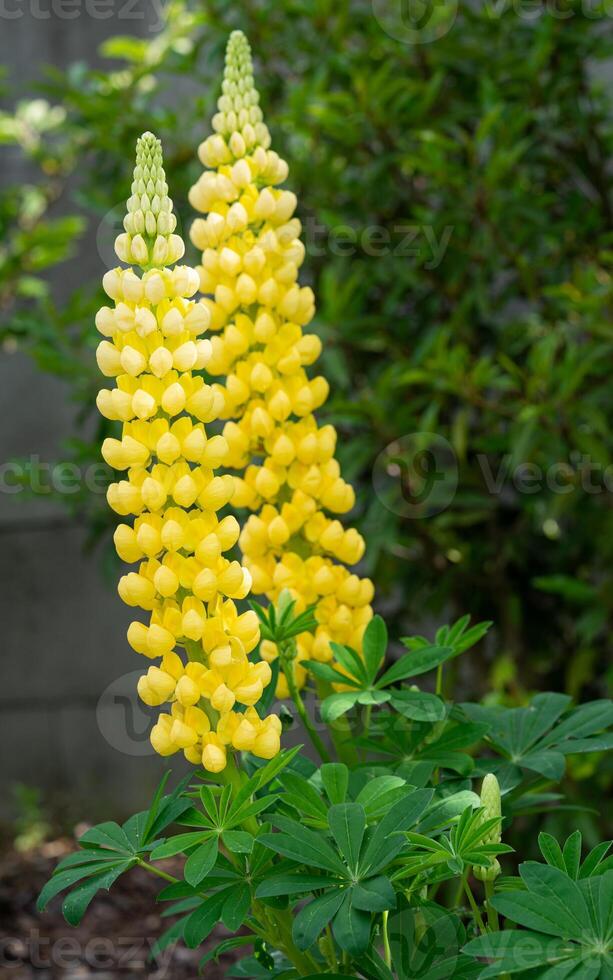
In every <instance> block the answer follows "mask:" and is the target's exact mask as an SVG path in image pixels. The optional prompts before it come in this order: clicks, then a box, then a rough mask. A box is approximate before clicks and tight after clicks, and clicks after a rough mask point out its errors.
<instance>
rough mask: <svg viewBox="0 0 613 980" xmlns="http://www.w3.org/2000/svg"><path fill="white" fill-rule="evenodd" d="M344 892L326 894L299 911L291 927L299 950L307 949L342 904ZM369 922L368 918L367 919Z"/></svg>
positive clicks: (337, 891) (336, 891)
mask: <svg viewBox="0 0 613 980" xmlns="http://www.w3.org/2000/svg"><path fill="white" fill-rule="evenodd" d="M345 894H346V893H345V892H343V891H341V890H340V889H338V890H334V891H329V892H326V894H325V895H321V896H320V897H319V898H315V899H314V900H313V901H312V902H309V904H308V905H305V906H304V908H303V909H301V910H300V912H299V913H298V915H297V916H296V918H295V919H294V923H293V926H292V938H293V940H294V942H295V943H296V946H297V947H298V949H300V950H306V949H309V947H310V946H312V945H313V943H314V942H315V940H316V939H317V937H318V936H319V934H320V933H321V932H322V931H323V929H325V928H326V926H327V925H328V923H329V922H330V921H331V919H332V918H333V917H334V916H335V915H336V913H337V911H338V909H339V908H340V906H341V905H342V903H343V900H344V898H345ZM369 922H370V917H369Z"/></svg>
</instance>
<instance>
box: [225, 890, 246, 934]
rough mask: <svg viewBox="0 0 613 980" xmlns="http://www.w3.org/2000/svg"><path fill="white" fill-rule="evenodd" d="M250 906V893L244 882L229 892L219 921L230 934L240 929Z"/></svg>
mask: <svg viewBox="0 0 613 980" xmlns="http://www.w3.org/2000/svg"><path fill="white" fill-rule="evenodd" d="M250 906H251V892H250V890H249V885H248V884H247V883H246V882H241V883H240V884H238V885H235V886H234V887H233V888H231V889H230V890H229V892H228V895H227V897H226V900H225V902H224V904H223V907H222V910H221V921H222V922H223V924H224V925H225V927H226V928H227V929H229V930H230V932H236V930H237V929H240V927H241V926H242V924H243V922H244V921H245V919H246V917H247V913H248V912H249V908H250Z"/></svg>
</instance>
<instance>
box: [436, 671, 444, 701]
mask: <svg viewBox="0 0 613 980" xmlns="http://www.w3.org/2000/svg"><path fill="white" fill-rule="evenodd" d="M443 666H444V665H443V664H439V665H438V667H437V668H436V688H435V691H434V693H435V694H437V695H438V696H439V698H442V697H443Z"/></svg>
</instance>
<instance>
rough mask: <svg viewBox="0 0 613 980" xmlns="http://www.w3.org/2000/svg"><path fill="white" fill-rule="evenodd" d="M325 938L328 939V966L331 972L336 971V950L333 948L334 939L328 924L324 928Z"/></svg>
mask: <svg viewBox="0 0 613 980" xmlns="http://www.w3.org/2000/svg"><path fill="white" fill-rule="evenodd" d="M326 936H327V937H328V949H329V951H330V955H329V957H328V960H329V962H330V966H331V967H332V969H333V970H338V960H337V958H336V950H335V948H334V937H333V935H332V930H331V928H330V924H329V923H328V925H327V926H326Z"/></svg>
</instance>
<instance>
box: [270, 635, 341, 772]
mask: <svg viewBox="0 0 613 980" xmlns="http://www.w3.org/2000/svg"><path fill="white" fill-rule="evenodd" d="M293 646H295V644H294V641H293V640H290V641H289V642H288V643H285V644H283V646H281V647H280V649H279V657H280V660H281V669H282V671H283V673H284V675H285V680H286V681H287V687H288V690H289V693H290V697H291V699H292V701H293V702H294V704H295V705H296V711H297V712H298V714H299V715H300V718H301V719H302V724H303V725H304V727H305V729H306V732H307V735H308V736H309V738H310V739H311V742H312V743H313V746H314V747H315V749H316V750H317V752H318V753H319V757H320V758H321V761H322V762H331V758H330V753H329V752H328V750H327V748H326V746H325V745H324V743H323V741H322V739H321V738H320V736H319V733H318V732H317V731H316V730H315V726H314V725H313V722H312V721H311V719H310V717H309V713H308V711H307V709H306V706H305V703H304V701H303V700H302V695H301V694H300V691H299V690H298V688H297V686H296V681H295V679H294V658H293V656H292V648H293Z"/></svg>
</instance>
